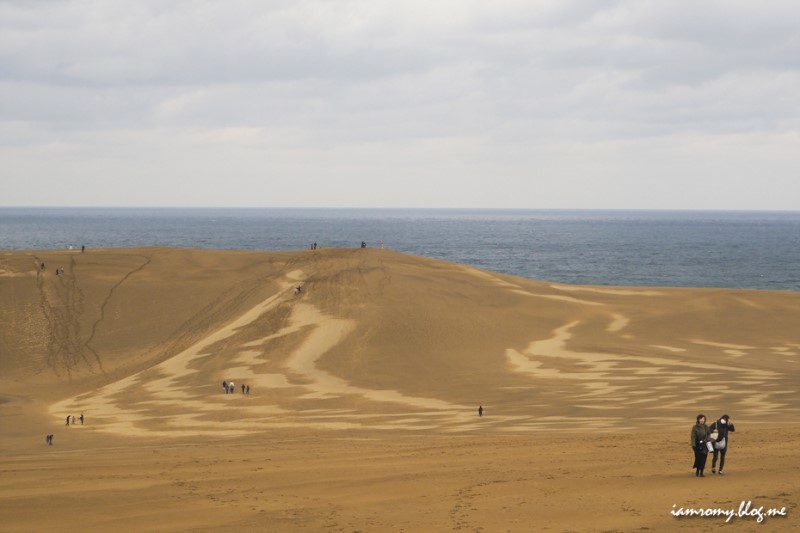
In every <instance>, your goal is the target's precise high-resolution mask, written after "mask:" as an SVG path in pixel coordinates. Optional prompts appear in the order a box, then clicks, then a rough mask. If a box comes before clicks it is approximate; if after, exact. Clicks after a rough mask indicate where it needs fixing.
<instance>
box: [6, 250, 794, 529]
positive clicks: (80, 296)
mask: <svg viewBox="0 0 800 533" xmlns="http://www.w3.org/2000/svg"><path fill="white" fill-rule="evenodd" d="M42 263H44V264H45V268H44V269H42V268H41V264H42ZM58 268H63V274H61V275H56V269H58ZM297 287H302V291H300V292H299V293H298V292H297V291H296V288H297ZM799 363H800V293H796V292H777V291H775V292H772V291H746V290H720V289H671V288H634V287H624V288H623V287H578V286H568V285H561V284H555V283H548V282H541V281H532V280H527V279H522V278H516V277H513V276H506V275H500V274H494V273H490V272H485V271H480V270H476V269H472V268H469V267H466V266H463V265H457V264H452V263H446V262H442V261H435V260H430V259H424V258H419V257H413V256H408V255H403V254H399V253H396V252H392V251H389V250H372V249H330V250H314V251H311V250H304V251H298V252H238V251H209V250H185V249H166V248H142V249H113V250H88V251H87V253H80V252H79V251H35V252H34V251H21V252H0V385H1V387H0V472H2V475H0V530H2V531H43V530H54V531H107V530H127V531H180V530H191V531H211V530H219V529H220V528H231V529H237V530H239V531H253V530H256V531H345V532H352V531H448V530H465V531H487V532H488V531H534V530H550V531H639V530H642V531H644V530H651V531H666V530H674V529H685V530H694V529H707V528H717V527H724V528H728V529H731V530H735V531H748V530H753V531H783V530H790V529H792V528H797V527H798V526H800V518H798V511H799V510H798V508H797V504H798V501H800V490H799V488H800V483H799V482H798V481H797V475H796V468H797V464H798V461H797V455H798V454H797V451H796V443H797V437H798V433H800V395H799V394H798V388H800V387H798V385H800V377H799V373H798V370H799V368H798V367H800V364H799ZM223 381H228V382H230V381H233V382H234V384H235V392H234V393H233V394H225V392H224V391H223V388H222V382H223ZM242 385H246V386H249V387H250V394H243V393H242V389H241V386H242ZM478 405H482V406H483V407H484V409H485V411H484V416H482V417H479V416H478V413H477V408H478ZM698 412H704V413H705V414H707V415H708V417H709V421H711V420H713V419H715V418H717V417H719V416H720V415H722V414H723V413H728V414H730V415H731V417H732V421H733V422H734V423H735V425H736V429H737V431H736V433H735V434H734V435H733V436H732V439H731V448H730V451H729V453H728V458H727V462H728V464H727V466H726V475H725V476H724V477H720V476H711V475H710V466H711V460H710V458H709V464H708V469H707V470H708V472H707V473H708V476H707V477H706V478H705V479H697V478H695V477H694V475H693V472H692V469H691V464H692V461H693V457H692V452H691V450H690V448H689V432H690V429H691V426H692V425H693V423H694V417H695V415H696V414H697V413H698ZM81 413H83V414H84V416H85V423H84V424H83V425H81V424H80V422H77V425H70V426H69V427H67V426H66V425H65V418H66V416H68V415H74V416H76V417H78V416H79V415H80V414H81ZM47 434H53V435H54V442H53V445H52V446H47V445H46V444H45V435H47ZM742 501H744V502H747V501H752V505H751V509H753V508H758V507H762V506H763V507H764V510H765V511H766V510H767V509H770V508H776V509H781V508H785V514H786V516H784V517H769V518H765V519H764V521H763V522H762V523H757V521H756V518H755V517H753V516H750V517H736V518H732V519H731V520H730V522H728V523H725V517H719V516H716V517H691V518H675V517H674V516H672V515H671V514H670V511H672V510H673V509H677V508H680V507H683V508H694V509H707V508H712V509H725V510H728V509H735V510H738V509H739V506H740V504H741V502H742ZM673 506H675V507H673Z"/></svg>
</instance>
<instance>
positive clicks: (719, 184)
mask: <svg viewBox="0 0 800 533" xmlns="http://www.w3.org/2000/svg"><path fill="white" fill-rule="evenodd" d="M798 19H800V4H797V3H795V2H790V1H778V2H774V1H771V2H764V3H759V4H754V3H751V2H743V1H700V2H685V1H676V2H639V1H623V0H619V1H613V0H609V1H603V2H578V1H574V2H567V1H555V0H553V1H547V2H529V1H520V2H513V1H507V2H493V3H485V2H465V1H456V0H453V1H443V2H416V1H413V2H380V1H337V2H323V1H319V2H314V1H285V2H284V1H270V2H257V1H243V0H237V1H230V2H211V1H208V2H201V1H194V2H175V3H164V2H157V1H150V2H115V1H104V2H88V1H83V2H81V1H78V2H48V1H39V2H27V1H26V2H23V1H20V2H8V1H6V2H0V156H2V158H3V161H4V166H3V168H2V169H0V180H2V184H3V188H4V192H5V194H4V198H3V199H2V200H0V204H5V205H16V204H29V205H30V204H49V205H52V204H59V203H67V204H69V203H72V202H77V203H80V204H81V205H85V204H87V203H88V204H98V205H99V204H111V205H119V204H149V205H178V204H182V203H185V204H187V205H189V204H195V205H197V204H199V205H211V204H216V203H221V204H222V205H348V206H352V205H363V206H371V205H395V206H404V205H408V206H445V205H447V206H452V207H457V206H471V207H472V206H485V207H503V206H509V207H526V206H527V207H631V208H637V207H642V208H645V207H647V208H657V207H664V208H681V207H686V208H688V207H694V208H702V207H713V208H725V207H729V208H775V209H777V208H781V209H800V200H798V199H800V185H798V184H797V183H795V182H796V180H795V179H794V177H795V176H797V175H800V172H798V170H800V156H798V155H797V154H798V153H800V149H799V148H800V147H798V143H797V141H798V132H800V96H798V94H799V93H798V91H797V90H796V87H798V86H800V84H799V83H798V82H800V30H798V29H797V27H796V26H797V25H796V24H795V21H796V20H798ZM221 175H224V180H221V179H219V176H221ZM720 175H724V176H725V180H721V179H720V178H719V176H720ZM765 176H766V178H765ZM65 179H66V180H72V181H77V182H79V183H82V184H83V187H82V188H81V195H80V199H76V198H73V197H72V195H71V194H70V193H69V192H68V191H67V190H66V188H65V187H62V185H61V184H62V183H63V181H64V180H65ZM765 179H766V180H767V182H769V183H771V184H772V185H773V186H772V187H771V188H770V189H767V190H765V189H764V188H763V186H762V185H763V183H764V180H765ZM117 180H119V181H124V182H125V183H128V184H131V183H134V184H137V187H139V189H141V190H140V191H139V192H133V193H128V192H126V193H125V195H124V196H123V195H121V194H120V191H121V190H122V189H121V188H120V187H119V186H116V187H115V186H107V185H106V184H108V183H109V182H110V183H112V184H113V183H114V182H116V181H117ZM203 180H205V181H203ZM770 180H771V181H770ZM284 182H294V183H296V184H297V188H301V189H302V190H303V191H304V194H302V195H298V194H296V191H294V190H291V189H292V188H287V187H282V186H281V183H284ZM42 183H45V184H50V185H51V186H49V187H41V186H36V185H33V184H38V185H41V184H42ZM689 184H691V185H689ZM731 184H735V186H734V185H731ZM262 186H263V187H264V188H265V192H264V194H260V195H253V194H252V193H251V190H252V189H253V188H256V189H259V188H260V187H262ZM266 190H269V194H267V193H266ZM382 191H383V192H382ZM514 191H519V192H520V194H515V193H514ZM653 191H659V194H658V195H654V194H653Z"/></svg>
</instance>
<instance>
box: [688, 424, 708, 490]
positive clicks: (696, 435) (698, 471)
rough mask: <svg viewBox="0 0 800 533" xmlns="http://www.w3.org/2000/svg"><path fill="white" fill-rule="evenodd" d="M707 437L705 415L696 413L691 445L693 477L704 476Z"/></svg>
mask: <svg viewBox="0 0 800 533" xmlns="http://www.w3.org/2000/svg"><path fill="white" fill-rule="evenodd" d="M707 438H708V426H707V425H706V415H704V414H699V415H697V422H696V423H695V425H694V427H693V428H692V434H691V446H692V449H693V450H694V466H693V467H692V468H694V475H695V477H706V476H705V475H704V474H703V470H705V468H706V460H707V459H708V448H706V439H707Z"/></svg>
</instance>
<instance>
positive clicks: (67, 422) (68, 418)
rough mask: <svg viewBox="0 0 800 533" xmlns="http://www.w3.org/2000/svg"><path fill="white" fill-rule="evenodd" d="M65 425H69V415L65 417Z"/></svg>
mask: <svg viewBox="0 0 800 533" xmlns="http://www.w3.org/2000/svg"><path fill="white" fill-rule="evenodd" d="M67 425H69V415H67Z"/></svg>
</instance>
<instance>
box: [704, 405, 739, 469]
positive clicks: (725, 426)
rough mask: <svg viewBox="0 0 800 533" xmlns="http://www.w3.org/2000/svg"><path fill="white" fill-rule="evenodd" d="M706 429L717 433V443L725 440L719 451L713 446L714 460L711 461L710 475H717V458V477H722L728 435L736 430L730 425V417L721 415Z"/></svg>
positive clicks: (728, 440)
mask: <svg viewBox="0 0 800 533" xmlns="http://www.w3.org/2000/svg"><path fill="white" fill-rule="evenodd" d="M708 429H709V430H710V431H714V430H716V431H717V442H722V440H723V439H725V447H724V448H722V449H721V450H718V449H717V447H716V446H714V458H713V459H711V473H712V474H716V473H717V459H718V458H719V475H722V469H723V468H725V454H726V453H727V452H728V447H729V446H730V443H731V440H730V436H729V435H728V433H732V432H734V431H736V428H735V427H733V424H732V423H731V417H729V416H728V415H722V416H721V417H720V419H719V420H717V421H716V422H714V423H713V424H711V427H709V428H708Z"/></svg>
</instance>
